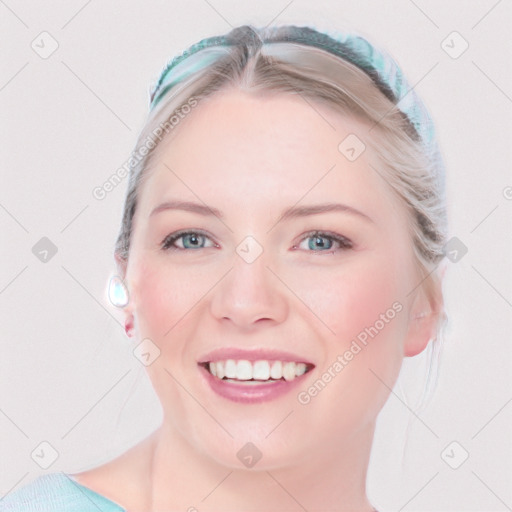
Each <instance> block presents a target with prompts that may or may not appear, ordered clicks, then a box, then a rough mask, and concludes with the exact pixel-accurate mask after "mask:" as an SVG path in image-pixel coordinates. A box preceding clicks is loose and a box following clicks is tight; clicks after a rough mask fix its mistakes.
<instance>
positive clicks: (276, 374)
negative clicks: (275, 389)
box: [270, 361, 283, 379]
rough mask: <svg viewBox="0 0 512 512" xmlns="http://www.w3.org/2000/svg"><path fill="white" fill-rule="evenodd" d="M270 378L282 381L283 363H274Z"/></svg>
mask: <svg viewBox="0 0 512 512" xmlns="http://www.w3.org/2000/svg"><path fill="white" fill-rule="evenodd" d="M270 376H271V377H272V378H273V379H280V378H281V377H282V376H283V363H281V361H274V364H273V365H272V369H271V370H270Z"/></svg>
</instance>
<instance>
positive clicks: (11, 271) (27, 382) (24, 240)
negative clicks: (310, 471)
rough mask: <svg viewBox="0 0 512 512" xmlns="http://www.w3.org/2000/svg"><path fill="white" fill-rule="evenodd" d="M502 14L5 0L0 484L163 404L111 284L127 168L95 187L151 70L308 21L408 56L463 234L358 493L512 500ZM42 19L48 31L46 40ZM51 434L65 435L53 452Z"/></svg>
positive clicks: (436, 504)
mask: <svg viewBox="0 0 512 512" xmlns="http://www.w3.org/2000/svg"><path fill="white" fill-rule="evenodd" d="M511 13H512V6H511V2H510V1H508V0H501V1H495V0H489V1H487V0H486V1H483V0H482V1H473V2H468V1H454V0H450V1H440V0H436V1H430V2H427V1H425V0H416V1H415V2H413V1H412V0H393V1H388V2H369V1H361V0H359V1H350V2H349V1H340V0H338V1H336V2H332V1H331V2H328V1H322V0H316V1H315V2H307V1H301V0H292V1H291V2H290V0H284V1H280V0H272V1H270V0H264V1H260V2H258V5H257V6H256V7H254V6H252V5H251V3H249V2H241V1H239V0H236V1H235V0H193V1H189V2H187V3H186V4H185V2H183V3H178V2H164V1H156V0H152V1H147V2H141V1H139V2H136V1H126V2H122V3H121V2H112V1H102V2H99V1H97V0H96V1H88V2H87V1H84V0H73V1H69V0H68V1H67V2H63V1H61V2H58V1H46V2H41V3H39V2H21V1H16V0H5V1H4V0H0V48H1V49H2V50H1V54H0V59H1V62H0V130H1V134H0V137H1V141H2V143H1V145H0V166H1V173H2V187H1V189H0V229H1V246H0V247H1V267H0V269H1V270H0V311H1V329H2V333H1V343H2V352H1V353H2V356H1V358H0V378H1V382H0V431H1V441H0V442H1V446H0V495H4V494H6V493H7V492H9V491H11V490H12V489H14V488H17V487H19V486H22V485H24V484H26V483H28V482H30V481H31V480H33V479H34V478H35V477H37V476H38V475H39V474H43V473H45V472H53V471H67V472H75V471H79V470H83V469H86V468H87V467H92V466H95V465H98V464H100V463H101V462H104V461H106V460H109V459H110V458H112V457H114V456H115V455H117V454H119V453H121V452H123V451H124V450H126V449H127V448H128V447H129V446H131V445H133V444H134V443H136V442H137V441H138V440H140V439H141V438H142V437H145V436H146V435H147V434H149V433H150V432H151V431H152V430H153V429H154V428H156V427H157V426H158V424H159V422H160V420H161V411H160V406H159V404H158V401H157V399H156V397H155V396H154V394H153V392H152V389H151V387H150V385H149V383H148V381H147V380H146V377H145V374H144V368H143V366H142V365H141V364H140V363H139V361H138V360H137V359H136V358H135V357H134V356H133V355H132V350H133V344H132V343H133V342H132V341H131V340H129V339H128V338H126V337H125V334H124V330H123V327H122V319H121V316H120V315H119V313H118V312H117V311H115V310H114V308H113V307H112V306H110V305H109V304H108V301H107V299H106V295H105V291H106V284H107V281H108V279H109V277H110V275H111V273H112V272H113V271H114V266H113V257H112V251H113V245H114V240H115V237H116V235H117V230H118V227H119V223H120V219H121V208H122V203H123V199H124V193H125V186H126V183H122V184H121V185H119V186H118V187H117V188H115V189H114V190H113V191H112V192H111V193H109V194H108V195H107V197H105V199H103V200H101V201H100V200H97V199H95V198H94V197H93V195H92V191H93V189H94V188H95V187H97V186H101V185H102V184H103V183H104V182H105V181H106V180H107V179H108V178H109V177H110V176H111V175H112V174H113V173H114V172H115V171H116V170H117V169H118V168H119V167H121V166H122V165H123V163H124V162H125V161H126V159H127V157H128V155H129V152H130V151H131V149H132V147H133V145H134V142H135V138H136V135H137V132H138V130H139V129H140V128H141V127H142V123H143V121H144V119H145V116H146V112H147V100H148V86H149V84H150V83H152V82H153V81H154V80H156V78H157V77H158V74H159V71H160V69H161V68H162V66H163V65H164V64H165V63H166V62H167V61H168V59H170V58H171V57H172V56H173V55H174V54H176V53H178V52H181V51H182V50H183V49H185V47H187V46H188V45H190V44H191V43H193V42H196V41H198V40H199V39H201V38H203V37H206V36H209V35H215V34H221V33H225V32H227V31H228V30H229V29H230V28H231V26H236V25H240V24H243V23H252V24H254V25H258V26H260V25H266V24H268V23H274V24H279V23H282V24H284V23H297V24H301V23H307V24H313V25H314V26H317V27H319V28H326V29H332V30H336V29H339V30H341V29H343V28H347V29H354V30H358V31H359V32H360V33H362V34H363V35H366V36H368V37H369V38H370V39H371V40H373V41H375V42H376V43H378V44H380V45H381V46H382V47H384V48H386V49H387V50H388V51H389V52H390V53H391V54H392V55H393V56H394V57H395V58H396V60H397V61H398V62H399V63H400V64H401V66H402V67H403V69H404V71H405V74H406V76H407V77H408V79H409V82H410V83H411V84H412V85H413V86H414V87H415V90H416V91H417V92H418V93H419V94H420V96H421V97H422V98H423V99H424V101H425V103H426V104H427V106H428V108H429V110H430V112H431V114H432V117H433V118H434V120H435V122H436V123H437V129H438V134H439V138H440V142H441V147H442V151H443V155H444V158H445V161H446V165H447V168H448V197H449V211H450V221H451V234H452V236H456V237H457V238H459V239H460V241H461V242H462V243H463V244H464V245H465V246H466V247H467V249H468V252H467V254H465V255H464V257H463V258H461V259H460V260H459V261H458V262H455V263H452V262H447V276H446V280H445V294H446V301H447V309H448V314H449V316H450V327H449V330H448V332H447V336H446V339H445V348H444V352H443V354H442V363H441V367H440V369H439V370H440V381H439V386H438V389H437V391H436V394H435V395H434V397H433V399H432V400H431V402H430V405H429V407H428V408H427V409H426V410H425V411H423V412H421V413H420V414H418V415H417V416H416V415H415V414H413V413H411V412H410V409H409V407H413V406H414V404H415V403H416V402H417V399H418V397H419V394H420V391H421V386H422V384H423V381H422V380H421V378H419V376H422V375H423V372H424V368H425V361H426V358H425V354H422V355H420V356H418V357H415V358H410V359H406V360H405V363H404V367H403V372H402V374H401V376H400V379H399V383H398V384H397V386H396V387H395V389H394V390H393V393H392V394H391V396H390V398H389V400H388V402H387V404H386V406H385V408H384V410H383V411H382V414H381V416H380V418H379V421H378V428H377V432H376V439H375V445H374V450H373V453H372V460H371V464H370V468H369V479H368V490H369V497H370V499H371V500H372V501H373V503H374V504H375V505H376V506H377V507H378V508H379V510H383V511H399V510H400V511H401V510H404V511H431V510H432V511H433V510H435V511H442V510H447V511H448V510H449V511H502V510H503V511H504V510H512V487H511V485H510V482H511V480H512V474H511V473H512V450H511V436H510V432H511V412H512V404H511V403H510V402H511V400H512V386H511V380H510V377H509V375H510V370H511V366H512V365H511V357H510V355H511V348H510V347H511V343H510V338H511V336H510V334H511V332H512V329H511V318H512V315H511V313H512V279H511V272H510V262H511V261H512V250H511V243H510V241H511V233H512V226H511V218H512V200H511V199H512V188H510V187H511V186H512V176H511V172H510V168H511V167H510V166H511V160H512V159H511V154H510V153H511V150H510V148H511V112H512V98H511V97H512V84H511V64H510V63H511V62H512V55H511V54H512V51H511V50H512V48H511V47H512V44H511V42H510V41H511V39H510V35H509V30H510V25H511ZM43 31H47V32H48V33H49V34H51V37H52V38H54V39H55V40H56V41H57V42H58V45H59V47H58V49H57V50H56V51H55V52H54V53H53V54H52V55H50V56H49V57H47V58H42V57H41V56H40V53H41V52H43V51H48V50H49V49H50V48H51V46H50V45H51V40H50V39H49V38H48V36H40V34H41V32H43ZM453 31H457V32H458V33H459V34H460V35H461V36H462V37H463V38H464V40H466V41H467V43H468V44H469V47H468V49H467V51H465V52H464V53H463V54H462V55H460V56H458V58H453V56H450V55H449V54H448V53H447V52H446V51H445V49H443V46H446V45H447V44H448V45H450V46H453V48H452V50H451V51H452V53H453V52H455V53H457V50H460V49H461V44H462V41H461V40H460V39H453V37H452V39H451V40H450V39H448V42H445V43H444V44H443V43H442V42H443V41H444V40H445V39H446V38H447V36H448V35H449V34H451V33H452V32H453ZM41 38H46V39H41ZM450 41H453V42H450ZM31 45H34V46H35V48H36V49H37V51H38V52H39V53H37V51H35V50H34V49H33V48H32V46H31ZM43 47H44V48H43ZM507 187H509V188H507ZM42 237H48V238H49V239H50V240H51V241H52V242H53V244H55V246H57V248H58V252H57V253H56V254H55V255H54V256H53V257H51V258H50V257H49V256H48V261H46V262H43V261H40V259H38V257H36V255H34V254H33V252H32V248H33V247H34V245H35V244H36V243H37V242H38V241H39V240H40V239H41V238H42ZM407 404H409V405H407ZM44 441H46V442H48V443H50V445H51V446H52V447H53V449H54V450H55V451H56V452H57V453H58V458H57V459H56V460H55V462H53V464H52V465H50V466H49V467H48V468H47V469H43V468H41V467H40V463H44V460H46V461H47V463H49V462H51V453H52V449H51V448H49V447H48V446H47V445H42V446H39V445H40V443H41V442H44ZM453 441H456V442H457V443H458V445H455V447H454V446H453V445H452V447H450V448H449V449H448V451H447V452H446V451H445V452H443V450H445V448H446V447H447V446H448V445H449V444H450V443H452V442H453ZM452 448H453V451H452ZM34 450H36V451H35V455H33V456H32V455H31V454H32V453H33V452H34ZM463 450H465V451H467V453H468V454H469V458H468V459H467V460H466V461H465V462H464V463H463V464H462V465H461V466H460V467H459V468H458V469H453V468H452V467H450V466H449V465H448V464H447V461H448V460H449V461H450V462H451V463H452V465H454V464H455V463H456V462H457V461H458V460H459V461H460V457H461V455H462V454H463V453H464V452H463ZM403 451H404V453H405V455H404V459H403V464H402V452H403ZM38 453H39V454H40V457H39V458H38V457H37V454H38ZM43 453H44V454H45V455H44V456H43V455H42V454H43ZM442 453H444V454H445V455H444V456H442V455H441V454H442ZM447 454H448V455H447ZM45 457H46V459H45ZM48 457H50V458H48ZM43 459H44V460H43ZM454 461H455V463H454ZM198 498H202V497H198ZM199 501H200V500H199V499H198V502H199Z"/></svg>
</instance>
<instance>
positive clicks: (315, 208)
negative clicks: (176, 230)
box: [150, 201, 373, 223]
mask: <svg viewBox="0 0 512 512" xmlns="http://www.w3.org/2000/svg"><path fill="white" fill-rule="evenodd" d="M168 210H182V211H187V212H192V213H197V214H199V215H204V216H215V217H218V218H219V219H224V218H225V216H224V214H223V213H222V212H221V211H220V210H218V209H217V208H213V207H211V206H207V205H205V204H200V203H194V202H192V201H166V202H165V203H162V204H160V205H158V206H157V207H156V208H154V209H153V211H152V212H151V213H150V217H151V216H153V215H155V214H157V213H160V212H163V211H168ZM328 212H342V213H348V214H350V215H355V216H358V217H361V218H362V219H365V220H367V221H369V222H372V223H373V220H372V219H371V218H370V217H369V216H368V215H366V214H365V213H363V212H361V211H359V210H357V209H356V208H353V207H352V206H348V205H346V204H341V203H323V204H314V205H309V206H292V207H290V208H287V209H286V210H284V211H283V213H282V214H281V217H280V218H279V221H283V220H288V219H292V218H297V217H307V216H308V215H318V214H321V213H328Z"/></svg>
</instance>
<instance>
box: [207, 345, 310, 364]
mask: <svg viewBox="0 0 512 512" xmlns="http://www.w3.org/2000/svg"><path fill="white" fill-rule="evenodd" d="M227 359H234V360H235V361H239V360H241V359H245V360H247V361H251V362H254V361H260V360H266V361H290V362H295V363H306V364H309V365H314V363H313V362H311V361H310V360H309V359H308V358H305V357H304V356H301V355H299V354H294V353H293V352H288V351H285V350H275V349H270V348H254V349H242V348H236V347H223V348H217V349H215V350H212V351H210V352H208V353H207V354H204V355H203V356H202V357H200V358H199V359H198V363H199V364H203V363H209V362H215V361H225V360H227Z"/></svg>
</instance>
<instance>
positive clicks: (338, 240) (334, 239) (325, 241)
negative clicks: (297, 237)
mask: <svg viewBox="0 0 512 512" xmlns="http://www.w3.org/2000/svg"><path fill="white" fill-rule="evenodd" d="M303 242H307V250H312V251H314V252H325V251H329V250H330V249H332V248H333V244H337V245H338V247H337V248H338V249H342V250H343V249H350V248H351V247H352V242H351V241H350V240H349V239H348V238H345V237H344V236H339V235H335V234H334V233H324V232H321V231H313V232H311V233H307V234H306V236H305V237H304V238H303V239H302V240H301V244H302V243H303ZM301 244H299V246H298V247H299V248H300V249H304V247H302V246H301ZM331 252H332V251H331Z"/></svg>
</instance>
